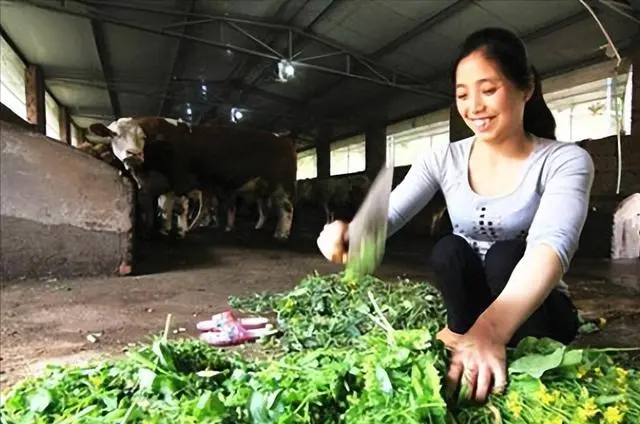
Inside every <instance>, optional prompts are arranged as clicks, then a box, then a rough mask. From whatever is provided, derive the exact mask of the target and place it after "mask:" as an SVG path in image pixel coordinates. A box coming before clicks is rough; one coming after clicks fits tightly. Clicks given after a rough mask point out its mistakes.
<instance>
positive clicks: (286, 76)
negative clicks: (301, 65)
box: [278, 59, 295, 82]
mask: <svg viewBox="0 0 640 424" xmlns="http://www.w3.org/2000/svg"><path fill="white" fill-rule="evenodd" d="M294 76H295V68H294V67H293V65H292V64H291V63H290V62H289V61H288V60H286V59H282V60H280V62H278V81H280V82H287V81H289V80H290V79H291V78H293V77H294Z"/></svg>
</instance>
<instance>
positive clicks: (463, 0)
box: [369, 0, 474, 59]
mask: <svg viewBox="0 0 640 424" xmlns="http://www.w3.org/2000/svg"><path fill="white" fill-rule="evenodd" d="M473 2H474V0H458V1H456V2H455V3H453V4H451V5H449V6H447V7H445V8H443V9H441V10H439V11H438V12H436V13H434V14H433V15H431V16H429V17H428V18H427V19H425V20H424V21H422V22H420V23H419V24H418V25H416V26H414V27H413V28H411V29H410V30H409V31H407V32H405V33H404V34H402V35H401V36H399V37H398V38H396V39H395V40H392V41H390V42H389V43H387V44H386V45H384V46H382V47H381V48H379V49H378V50H376V51H375V52H373V54H371V56H369V57H370V58H371V59H379V58H382V57H384V56H386V55H388V54H389V53H392V52H394V51H396V50H397V49H399V48H400V47H402V46H403V45H405V44H407V43H408V42H409V41H411V40H413V39H414V38H416V37H418V36H419V35H422V34H423V33H424V32H425V31H426V30H428V29H429V28H431V27H432V26H434V25H437V24H439V23H440V22H443V21H444V20H446V19H448V18H450V17H452V16H454V15H455V14H457V13H458V12H460V11H461V10H463V9H464V8H465V7H467V6H469V5H470V4H472V3H473Z"/></svg>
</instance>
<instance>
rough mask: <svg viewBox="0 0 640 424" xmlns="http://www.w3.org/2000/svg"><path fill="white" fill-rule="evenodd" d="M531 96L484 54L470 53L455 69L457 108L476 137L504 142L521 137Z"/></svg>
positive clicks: (528, 91) (529, 92)
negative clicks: (519, 135)
mask: <svg viewBox="0 0 640 424" xmlns="http://www.w3.org/2000/svg"><path fill="white" fill-rule="evenodd" d="M530 96H531V90H527V92H524V91H521V90H519V89H518V88H517V87H516V86H515V85H514V84H513V83H512V82H511V81H510V80H508V79H507V77H505V76H504V74H503V73H502V71H501V70H500V68H499V67H498V65H497V64H496V63H495V62H493V61H491V60H489V59H487V58H486V57H485V56H484V54H483V53H482V52H481V51H476V52H473V53H471V54H470V55H469V56H467V57H465V58H464V59H462V60H461V61H460V63H459V64H458V68H457V69H456V106H457V108H458V112H459V113H460V116H462V118H463V119H464V121H465V122H466V124H467V125H468V126H469V128H471V130H472V131H473V132H474V133H475V135H476V136H477V137H478V138H479V139H481V140H483V141H488V142H502V141H505V140H508V139H510V138H511V137H513V136H517V135H518V134H521V133H522V132H523V131H524V130H523V124H522V122H523V121H522V119H523V114H524V105H525V103H526V102H527V100H528V99H529V97H530Z"/></svg>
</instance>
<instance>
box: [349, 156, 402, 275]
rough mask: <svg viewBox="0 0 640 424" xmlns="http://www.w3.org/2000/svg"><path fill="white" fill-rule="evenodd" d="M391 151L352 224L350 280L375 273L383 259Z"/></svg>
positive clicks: (350, 228) (389, 193)
mask: <svg viewBox="0 0 640 424" xmlns="http://www.w3.org/2000/svg"><path fill="white" fill-rule="evenodd" d="M392 146H393V144H392ZM390 150H391V152H390V154H388V155H387V156H388V157H387V164H386V165H385V166H384V167H383V168H382V169H381V170H380V171H379V172H378V175H377V176H376V178H375V179H374V181H373V183H372V184H371V187H370V188H369V191H368V193H367V195H366V196H365V199H364V201H363V202H362V205H361V206H360V208H359V209H358V212H357V213H356V215H355V216H354V218H353V220H352V221H351V222H350V223H349V230H348V239H349V240H348V243H349V247H348V253H347V263H346V266H345V275H346V276H347V277H348V278H350V279H358V278H361V277H363V276H365V275H370V274H372V273H373V272H374V271H375V270H376V268H378V266H379V265H380V263H381V262H382V258H383V257H384V252H385V246H386V242H387V219H388V214H389V197H390V195H391V187H392V183H393V169H394V166H393V163H394V162H393V151H392V149H390Z"/></svg>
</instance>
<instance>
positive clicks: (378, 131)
mask: <svg viewBox="0 0 640 424" xmlns="http://www.w3.org/2000/svg"><path fill="white" fill-rule="evenodd" d="M365 157H366V170H365V172H366V174H367V176H368V177H369V178H371V179H373V178H375V177H376V175H378V172H379V171H380V169H381V168H382V167H383V166H384V165H385V162H386V160H387V126H386V124H385V123H384V121H383V120H375V121H371V122H369V124H367V126H366V129H365Z"/></svg>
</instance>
